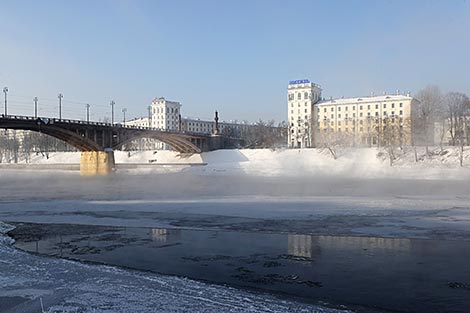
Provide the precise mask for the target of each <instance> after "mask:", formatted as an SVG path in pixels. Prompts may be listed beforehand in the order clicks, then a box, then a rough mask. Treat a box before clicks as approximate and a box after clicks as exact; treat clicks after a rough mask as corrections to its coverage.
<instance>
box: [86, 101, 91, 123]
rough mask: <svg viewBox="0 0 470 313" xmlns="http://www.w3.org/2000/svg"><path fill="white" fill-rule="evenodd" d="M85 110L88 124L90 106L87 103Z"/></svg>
mask: <svg viewBox="0 0 470 313" xmlns="http://www.w3.org/2000/svg"><path fill="white" fill-rule="evenodd" d="M85 108H86V122H87V123H90V105H89V104H88V103H87V104H85Z"/></svg>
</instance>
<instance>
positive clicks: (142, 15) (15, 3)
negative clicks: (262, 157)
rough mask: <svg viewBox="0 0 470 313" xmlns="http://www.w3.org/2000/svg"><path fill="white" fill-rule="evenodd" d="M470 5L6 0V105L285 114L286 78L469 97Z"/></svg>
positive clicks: (43, 109)
mask: <svg viewBox="0 0 470 313" xmlns="http://www.w3.org/2000/svg"><path fill="white" fill-rule="evenodd" d="M469 56H470V3H469V1H457V0H455V1H452V0H450V1H399V0H397V1H378V0H377V1H313V0H311V1H303V0H298V1H295V2H293V1H275V0H273V1H267V0H266V1H262V0H259V1H254V0H253V1H215V0H214V1H204V0H198V1H195V0H194V1H182V0H175V1H156V0H155V1H138V0H135V1H130V0H129V1H124V0H122V1H119V0H101V1H91V0H90V1H87V0H82V1H23V0H11V1H10V0H0V85H1V87H3V86H8V87H9V89H10V92H9V95H10V97H9V99H10V105H9V107H10V109H9V111H10V113H11V114H15V113H16V114H32V112H33V109H32V108H33V106H32V100H31V99H32V98H33V97H34V96H37V97H39V99H40V113H41V114H42V115H53V114H56V110H55V106H56V105H57V104H56V103H57V94H58V93H59V92H61V93H63V94H64V108H63V112H64V116H65V117H70V118H80V117H81V118H83V117H84V116H85V106H84V104H85V103H90V104H91V112H92V118H93V119H98V118H102V117H103V116H106V115H109V114H110V106H109V102H110V101H111V100H112V99H114V100H115V101H116V112H118V113H117V114H116V115H117V117H116V119H119V118H122V117H120V116H121V113H120V112H121V109H122V108H123V107H126V108H127V110H128V111H127V112H128V113H127V116H128V117H134V116H143V115H145V112H146V107H147V106H148V105H149V104H150V101H151V100H152V99H153V98H154V97H156V96H165V97H166V98H167V99H170V100H176V101H180V102H181V103H182V104H183V109H182V111H183V115H185V116H191V117H200V118H212V116H213V111H214V110H215V109H217V110H219V112H220V115H221V118H222V119H225V120H234V119H237V120H249V121H255V120H257V119H259V118H261V119H264V120H267V119H275V120H276V121H281V120H285V119H286V117H287V111H286V88H287V83H288V81H289V80H294V79H303V78H307V79H310V80H311V81H313V82H316V83H318V84H320V85H321V86H322V87H323V96H324V97H325V98H329V97H330V96H333V97H341V96H345V97H349V96H360V95H363V96H364V95H369V94H370V93H371V92H375V93H381V92H382V91H387V92H395V91H396V90H397V89H400V90H406V91H411V92H412V93H413V92H416V91H418V90H419V89H421V88H423V87H424V86H426V85H428V84H437V85H439V86H440V87H441V88H442V89H443V91H450V90H453V91H454V90H455V91H461V92H465V93H467V94H470V75H469V74H470V57H469Z"/></svg>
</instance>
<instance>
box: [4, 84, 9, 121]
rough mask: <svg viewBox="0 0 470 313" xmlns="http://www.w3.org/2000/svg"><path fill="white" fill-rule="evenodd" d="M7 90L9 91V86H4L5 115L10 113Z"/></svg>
mask: <svg viewBox="0 0 470 313" xmlns="http://www.w3.org/2000/svg"><path fill="white" fill-rule="evenodd" d="M7 92H8V87H3V93H4V94H5V116H7V115H8V114H7V113H8V110H7Z"/></svg>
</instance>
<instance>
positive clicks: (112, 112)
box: [109, 100, 116, 125]
mask: <svg viewBox="0 0 470 313" xmlns="http://www.w3.org/2000/svg"><path fill="white" fill-rule="evenodd" d="M115 104H116V102H114V100H111V103H110V104H109V105H110V106H111V124H112V125H114V105H115Z"/></svg>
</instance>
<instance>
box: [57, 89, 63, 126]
mask: <svg viewBox="0 0 470 313" xmlns="http://www.w3.org/2000/svg"><path fill="white" fill-rule="evenodd" d="M63 97H64V95H63V94H61V93H59V95H58V96H57V98H59V120H61V119H62V98H63Z"/></svg>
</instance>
